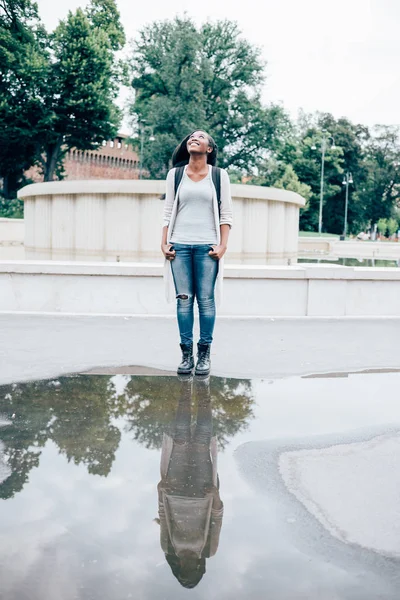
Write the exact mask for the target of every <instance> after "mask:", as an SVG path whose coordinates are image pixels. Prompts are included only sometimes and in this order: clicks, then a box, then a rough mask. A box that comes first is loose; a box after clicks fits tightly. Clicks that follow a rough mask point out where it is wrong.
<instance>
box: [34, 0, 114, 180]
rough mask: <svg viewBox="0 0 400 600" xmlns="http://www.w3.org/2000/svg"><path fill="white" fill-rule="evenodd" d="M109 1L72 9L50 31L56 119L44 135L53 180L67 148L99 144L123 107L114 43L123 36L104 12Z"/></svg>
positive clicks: (51, 101) (48, 176) (47, 171)
mask: <svg viewBox="0 0 400 600" xmlns="http://www.w3.org/2000/svg"><path fill="white" fill-rule="evenodd" d="M110 4H111V5H114V2H113V1H112V0H109V1H108V2H106V3H105V2H100V0H96V1H95V2H94V4H91V5H90V6H89V8H88V14H86V13H85V12H84V11H83V10H81V9H78V10H77V11H76V13H71V12H70V13H69V14H68V17H67V19H66V20H65V21H61V22H60V24H59V25H58V27H57V29H56V30H55V32H54V34H53V35H52V53H53V58H54V62H52V64H51V74H50V77H51V79H52V81H53V85H52V87H51V93H49V95H48V97H47V98H46V101H47V107H48V110H49V112H50V113H51V117H52V119H51V121H52V122H51V127H49V128H48V129H47V131H46V133H45V136H44V139H43V146H44V149H45V154H46V159H45V161H44V165H43V166H44V178H45V181H51V180H52V179H53V177H54V173H55V169H56V167H57V165H58V163H59V162H60V160H61V158H62V156H63V154H65V152H66V151H67V150H68V149H69V148H72V147H75V148H78V149H79V150H85V149H95V148H97V147H98V146H99V144H101V142H102V140H103V139H108V138H110V137H113V136H114V135H115V134H116V133H117V128H118V124H119V121H120V111H119V109H118V108H117V106H116V104H115V99H116V97H117V93H118V85H117V84H118V74H117V73H116V71H115V69H114V65H113V59H114V54H113V47H119V45H120V44H121V43H122V41H123V37H122V33H121V31H120V29H122V28H120V26H119V28H117V26H118V25H119V24H118V23H117V24H116V25H115V26H113V27H111V28H110V23H109V22H108V20H107V18H106V16H107V15H105V14H104V8H105V5H106V6H107V5H110ZM114 7H115V5H114ZM100 9H101V10H100ZM115 10H116V9H115ZM88 15H89V16H88ZM90 18H92V19H93V20H94V21H93V22H91V21H90ZM102 24H103V25H104V27H101V25H102ZM117 34H118V35H117ZM110 36H111V37H110Z"/></svg>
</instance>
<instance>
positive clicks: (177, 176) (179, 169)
mask: <svg viewBox="0 0 400 600" xmlns="http://www.w3.org/2000/svg"><path fill="white" fill-rule="evenodd" d="M184 171H185V167H175V196H176V192H177V191H178V187H179V184H180V182H181V181H182V177H183V173H184Z"/></svg>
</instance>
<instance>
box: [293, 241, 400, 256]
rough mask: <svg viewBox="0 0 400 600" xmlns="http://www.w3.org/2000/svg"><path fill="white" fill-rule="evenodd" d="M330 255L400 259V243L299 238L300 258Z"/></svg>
mask: <svg viewBox="0 0 400 600" xmlns="http://www.w3.org/2000/svg"><path fill="white" fill-rule="evenodd" d="M314 254H315V255H316V256H317V255H319V254H321V255H324V254H329V256H333V257H336V258H380V259H387V260H396V259H399V258H400V243H399V242H379V241H376V242H371V241H362V240H358V241H357V240H346V241H340V240H339V239H338V238H326V237H320V238H318V237H312V236H310V237H307V236H300V237H299V256H300V257H302V256H312V255H314Z"/></svg>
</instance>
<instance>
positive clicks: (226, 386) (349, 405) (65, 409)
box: [0, 372, 400, 600]
mask: <svg viewBox="0 0 400 600" xmlns="http://www.w3.org/2000/svg"><path fill="white" fill-rule="evenodd" d="M399 386H400V373H396V372H395V373H389V372H384V373H357V374H348V376H347V377H346V378H341V377H340V378H333V379H330V380H328V379H326V378H297V377H296V378H289V379H284V380H271V381H268V380H248V379H226V378H217V377H212V378H211V379H210V380H209V381H204V380H195V381H193V382H190V381H180V380H178V378H177V377H176V376H152V375H147V376H138V375H122V374H120V375H76V376H70V377H62V378H59V379H55V380H51V381H38V382H31V383H24V384H13V385H7V386H2V387H0V578H1V593H0V597H1V600H11V599H12V600H14V599H16V598H18V600H24V599H25V598H26V599H29V600H39V599H40V600H50V599H54V598H62V599H63V600H70V599H71V600H72V599H79V600H86V599H92V598H93V599H96V600H102V599H106V598H107V599H109V598H112V599H113V600H120V599H121V600H122V599H124V598H135V599H143V600H156V599H163V598H166V599H167V598H177V599H179V598H183V597H186V596H187V594H191V596H192V597H193V598H198V599H203V598H204V599H205V598H207V599H209V598H214V597H217V596H218V598H219V599H220V598H223V599H226V600H228V599H229V600H231V599H235V598H244V597H246V598H254V599H264V598H266V597H270V598H274V600H279V599H282V600H284V599H285V600H287V599H289V598H290V599H291V600H297V599H304V600H305V599H307V600H310V599H314V598H315V599H316V600H317V599H318V600H321V599H325V598H326V599H329V600H330V599H334V598H335V599H336V598H337V599H342V598H343V599H347V598H349V599H360V600H361V599H362V600H369V599H371V600H373V599H374V600H375V599H376V598H388V599H395V598H397V597H398V589H399V585H400V581H399V558H398V557H399V556H400V541H399V540H400V516H399V513H398V493H397V490H398V489H399V486H400V475H399V474H398V473H400V471H399V469H398V468H397V465H398V463H399V459H400V456H398V455H400V443H399V440H400V403H398V400H397V398H398V389H399ZM188 590H190V591H188Z"/></svg>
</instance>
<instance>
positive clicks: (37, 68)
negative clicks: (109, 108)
mask: <svg viewBox="0 0 400 600" xmlns="http://www.w3.org/2000/svg"><path fill="white" fill-rule="evenodd" d="M48 60H49V57H48V54H47V51H46V34H45V31H44V29H43V27H42V25H41V23H40V21H39V18H38V14H37V7H36V4H34V3H32V2H30V0H0V178H2V179H3V196H4V197H5V198H6V199H13V198H15V196H16V190H17V189H18V187H19V186H20V185H21V183H22V182H23V181H24V177H23V174H24V171H25V170H26V169H28V168H29V167H30V166H31V165H32V164H33V163H34V162H35V159H36V156H37V154H38V149H39V144H40V142H39V139H40V132H41V131H42V129H43V127H44V126H45V124H46V120H47V117H46V109H45V106H44V93H45V90H46V87H47V86H46V84H47V74H48ZM8 204H9V202H6V205H5V206H4V211H3V212H5V213H6V214H7V211H8V210H9V207H8Z"/></svg>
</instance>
